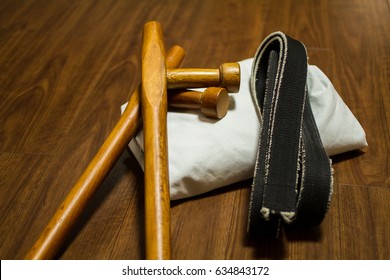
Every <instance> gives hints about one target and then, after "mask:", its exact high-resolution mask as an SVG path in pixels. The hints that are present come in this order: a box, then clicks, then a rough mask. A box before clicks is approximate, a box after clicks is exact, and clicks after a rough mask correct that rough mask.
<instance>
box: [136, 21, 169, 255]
mask: <svg viewBox="0 0 390 280" xmlns="http://www.w3.org/2000/svg"><path fill="white" fill-rule="evenodd" d="M166 73H167V70H166V64H165V43H164V36H163V34H162V27H161V25H160V23H159V22H157V21H149V22H147V23H145V26H144V32H143V39H142V101H141V104H142V116H143V132H144V160H145V168H144V169H145V170H144V173H145V175H144V184H145V239H146V244H145V245H146V258H147V259H149V260H169V259H171V204H170V198H169V170H168V140H167V134H168V131H167V110H168V96H167V77H166Z"/></svg>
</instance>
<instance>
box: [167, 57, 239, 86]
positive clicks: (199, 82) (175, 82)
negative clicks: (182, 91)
mask: <svg viewBox="0 0 390 280" xmlns="http://www.w3.org/2000/svg"><path fill="white" fill-rule="evenodd" d="M167 86H168V89H179V88H199V87H224V88H226V89H227V91H228V92H231V93H233V92H238V90H239V88H240V64H238V63H223V64H222V65H221V66H220V67H219V69H202V68H180V69H167Z"/></svg>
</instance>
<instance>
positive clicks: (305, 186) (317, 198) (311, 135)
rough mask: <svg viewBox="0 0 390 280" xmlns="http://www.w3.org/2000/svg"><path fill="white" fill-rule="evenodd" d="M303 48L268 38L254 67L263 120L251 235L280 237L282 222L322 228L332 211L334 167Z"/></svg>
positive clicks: (276, 37) (278, 37)
mask: <svg viewBox="0 0 390 280" xmlns="http://www.w3.org/2000/svg"><path fill="white" fill-rule="evenodd" d="M306 76H307V54H306V49H305V47H304V46H303V44H302V43H301V42H299V41H296V40H294V39H292V38H289V37H288V36H286V35H285V34H283V33H281V32H276V33H273V34H271V35H269V36H268V37H267V38H266V39H265V40H264V41H263V43H262V44H261V46H260V48H259V49H258V51H257V53H256V55H255V58H254V63H253V68H252V90H254V93H255V94H254V99H255V103H256V106H257V109H258V112H259V114H260V116H261V126H260V127H261V128H260V140H259V148H258V154H257V160H256V166H255V173H254V178H253V185H252V192H251V200H250V207H249V208H250V209H249V221H248V231H249V233H251V234H254V235H261V236H274V237H275V236H277V235H278V233H279V226H280V221H281V220H283V221H284V222H286V223H288V224H300V225H304V226H315V225H319V224H320V223H321V222H322V220H323V219H324V217H325V214H326V212H327V210H328V208H329V204H330V199H331V195H332V186H333V176H332V166H331V162H330V160H329V158H328V156H327V154H326V152H325V149H324V147H323V145H322V142H321V138H320V135H319V132H318V129H317V126H316V123H315V120H314V117H313V113H312V110H311V107H310V102H309V100H308V99H309V96H308V94H307V88H306Z"/></svg>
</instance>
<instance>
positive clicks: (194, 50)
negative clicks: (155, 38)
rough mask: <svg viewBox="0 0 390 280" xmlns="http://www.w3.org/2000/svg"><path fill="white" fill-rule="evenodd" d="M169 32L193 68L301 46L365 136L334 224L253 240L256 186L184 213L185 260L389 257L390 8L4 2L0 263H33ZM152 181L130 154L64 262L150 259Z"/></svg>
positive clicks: (175, 213)
mask: <svg viewBox="0 0 390 280" xmlns="http://www.w3.org/2000/svg"><path fill="white" fill-rule="evenodd" d="M149 20H158V21H160V22H161V24H162V26H163V28H164V34H165V43H166V46H167V47H169V46H172V45H173V44H180V45H182V46H183V47H184V48H185V50H186V52H187V56H186V58H185V61H184V63H183V66H186V67H190V66H192V67H195V66H197V67H215V66H217V65H219V64H220V63H222V62H227V61H239V60H242V59H245V58H248V57H252V56H253V55H254V53H255V51H256V49H257V47H258V45H259V44H260V43H261V41H262V40H263V39H264V38H265V36H267V35H268V34H269V33H271V32H273V31H277V30H281V31H283V32H285V33H286V34H288V35H290V36H291V37H293V38H296V39H298V40H300V41H302V42H303V43H304V44H305V45H306V47H307V49H308V53H309V56H310V61H309V62H310V64H315V65H317V66H319V67H320V68H321V69H322V70H323V71H324V72H325V73H326V74H327V75H328V77H329V78H330V79H331V81H332V82H333V83H334V86H335V88H336V89H337V90H338V92H339V93H340V95H341V96H342V98H343V99H344V101H345V102H346V103H347V104H348V106H349V107H350V109H351V111H352V112H353V113H354V114H355V116H356V117H357V119H358V120H359V121H360V123H361V124H362V126H363V127H364V129H365V131H366V134H367V140H368V143H369V147H368V148H366V149H364V150H363V151H355V152H350V153H346V154H343V155H339V156H335V157H334V158H333V161H334V169H335V192H334V197H333V200H332V205H331V208H330V212H329V214H328V216H327V217H326V219H325V221H324V222H323V224H322V225H321V226H320V227H319V228H316V229H313V230H308V231H302V230H301V231H300V230H296V229H284V230H283V231H282V233H281V237H280V238H279V239H278V240H275V241H270V240H254V239H250V238H248V237H247V235H246V220H247V213H248V203H249V194H250V188H249V187H250V184H251V182H250V181H245V182H240V183H237V184H234V185H232V186H228V187H226V188H224V189H221V190H218V191H214V192H211V193H209V194H207V195H202V196H200V197H197V198H193V199H187V200H183V201H178V202H174V203H172V210H171V217H172V228H171V231H172V243H173V244H172V251H173V258H175V259H389V258H390V176H389V175H390V157H389V153H390V144H389V142H390V137H389V129H390V113H389V112H390V1H389V0H374V1H371V0H366V1H364V0H356V1H342V0H327V1H309V0H304V1H292V0H291V1H282V0H278V1H265V0H264V1H258V0H248V1H233V0H217V1H214V0H210V1H197V0H190V1H184V0H182V1H179V0H177V1H174V0H172V1H160V0H154V1H139V0H131V1H129V0H100V1H95V0H85V1H77V0H56V1H46V0H35V1H24V0H2V1H0V257H1V259H21V258H23V257H24V256H25V254H26V253H27V252H28V251H29V249H30V248H31V246H32V245H33V244H34V242H35V241H36V239H37V237H38V236H39V234H40V233H41V231H42V230H43V228H44V227H45V225H46V224H47V222H48V221H49V219H50V218H51V216H52V215H53V214H54V212H55V211H56V209H57V208H58V207H59V205H60V203H61V202H62V200H63V199H64V198H65V196H66V195H67V193H68V192H69V190H70V189H71V187H72V186H73V184H74V183H75V182H76V180H77V179H78V177H79V176H80V174H81V173H82V171H83V170H84V168H85V167H86V166H87V164H88V163H89V161H90V160H91V159H92V157H93V156H94V154H95V153H96V151H97V150H98V148H99V147H100V145H101V144H102V143H103V141H104V139H105V137H106V136H107V135H108V133H109V132H110V130H111V129H112V128H113V126H114V125H115V123H116V121H117V120H118V119H119V117H120V110H119V108H120V105H121V104H123V103H125V102H126V101H127V100H128V98H129V96H130V94H131V92H132V91H133V90H134V89H135V88H136V86H137V84H138V82H139V79H140V71H141V66H140V52H141V38H142V33H141V32H142V27H143V24H144V23H145V22H146V21H149ZM143 235H144V211H143V172H142V169H141V168H140V166H139V165H138V163H137V161H136V160H135V158H134V156H133V155H132V154H130V153H128V151H125V152H123V154H122V156H121V158H120V160H119V161H118V162H117V164H116V165H115V167H114V168H113V170H112V171H111V173H110V174H109V176H108V177H107V178H106V180H105V181H104V183H103V185H102V186H101V187H100V188H99V190H98V192H97V193H96V195H95V196H94V197H93V200H92V201H91V202H90V204H89V206H88V208H87V210H86V211H85V212H84V214H83V215H82V217H81V218H80V220H79V221H78V222H77V226H76V227H75V228H74V230H73V231H72V233H71V235H70V236H69V238H68V240H67V241H66V243H65V245H64V246H63V247H62V248H61V250H60V252H59V254H58V255H57V258H60V259H143V258H145V250H144V236H143Z"/></svg>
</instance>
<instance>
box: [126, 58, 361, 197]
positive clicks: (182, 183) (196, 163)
mask: <svg viewBox="0 0 390 280" xmlns="http://www.w3.org/2000/svg"><path fill="white" fill-rule="evenodd" d="M252 62H253V59H252V58H250V59H247V60H243V61H241V62H239V63H240V66H241V86H240V91H239V92H238V93H235V94H230V108H229V111H228V113H227V115H226V116H225V117H224V118H223V119H221V120H215V119H209V118H207V117H205V116H203V115H202V114H201V112H200V111H184V112H183V111H175V112H168V159H169V180H170V196H171V199H172V200H176V199H182V198H187V197H191V196H195V195H199V194H202V193H206V192H208V191H211V190H213V189H216V188H220V187H223V186H227V185H230V184H233V183H236V182H239V181H243V180H246V179H249V178H252V177H253V172H254V166H255V162H256V154H257V147H258V138H259V131H260V122H259V117H258V115H257V113H256V110H255V107H254V103H253V100H252V95H251V93H250V86H249V84H250V76H251V68H252ZM307 86H308V93H309V98H310V103H311V106H312V110H313V114H314V118H315V120H316V123H317V126H318V129H319V132H320V135H321V139H322V141H323V145H324V147H325V150H326V151H327V153H328V155H329V156H331V155H335V154H338V153H343V152H346V151H350V150H355V149H360V148H363V147H365V146H367V142H366V136H365V133H364V130H363V128H362V127H361V125H360V124H359V122H358V121H357V120H356V118H355V117H354V115H353V114H352V113H351V111H350V110H349V109H348V107H347V106H346V105H345V103H344V102H343V100H342V99H341V98H340V96H339V95H338V93H337V92H336V90H335V89H334V88H333V85H332V83H331V82H330V81H329V79H328V78H327V77H326V76H325V74H324V73H323V72H322V71H321V70H320V69H319V68H317V67H316V66H309V69H308V77H307ZM125 107H126V104H125V105H123V106H122V111H123V110H124V108H125ZM129 147H130V149H131V151H132V152H133V154H134V155H135V157H136V158H137V160H138V162H139V163H140V165H141V167H142V168H143V167H144V159H143V133H142V131H140V132H139V133H138V135H137V136H136V137H135V138H134V139H133V140H132V141H131V142H130V144H129Z"/></svg>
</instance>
